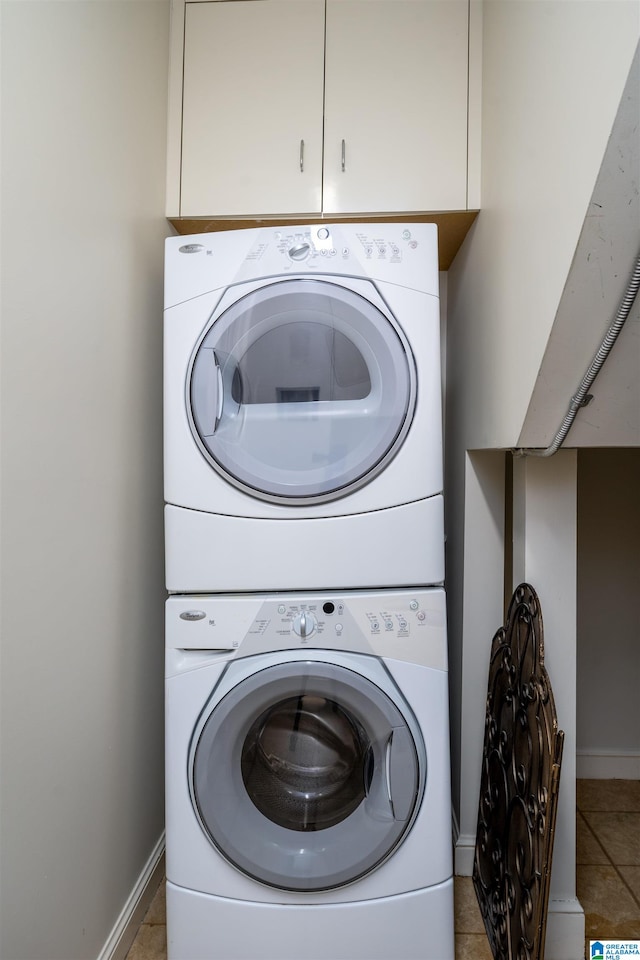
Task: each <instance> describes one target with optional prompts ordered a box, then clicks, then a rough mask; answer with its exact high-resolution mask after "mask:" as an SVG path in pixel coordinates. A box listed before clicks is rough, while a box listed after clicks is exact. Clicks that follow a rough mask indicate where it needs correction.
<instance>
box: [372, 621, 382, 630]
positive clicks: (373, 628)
mask: <svg viewBox="0 0 640 960" xmlns="http://www.w3.org/2000/svg"><path fill="white" fill-rule="evenodd" d="M371 629H372V630H373V632H374V633H377V632H378V631H379V629H380V624H379V623H378V621H377V620H373V621H372V623H371Z"/></svg>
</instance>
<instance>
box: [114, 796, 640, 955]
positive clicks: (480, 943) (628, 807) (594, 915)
mask: <svg viewBox="0 0 640 960" xmlns="http://www.w3.org/2000/svg"><path fill="white" fill-rule="evenodd" d="M577 795H578V812H577V890H578V898H579V900H580V902H581V903H582V905H583V907H584V910H585V923H586V937H587V940H589V939H590V938H591V939H594V938H596V937H598V938H600V939H603V938H606V939H635V938H638V937H640V780H578V785H577ZM165 924H166V917H165V909H164V884H161V885H160V887H159V889H158V891H157V893H156V896H155V899H154V900H153V903H152V904H151V906H150V907H149V910H148V911H147V914H146V916H145V918H144V921H143V923H142V924H141V926H140V929H139V931H138V934H137V936H136V939H135V941H134V943H133V945H132V947H131V950H130V951H129V953H128V956H127V960H166V957H167V940H166V925H165ZM455 926H456V958H455V960H492V957H491V951H490V950H489V944H488V942H487V938H486V936H485V933H484V928H483V925H482V919H481V917H480V911H479V909H478V905H477V903H476V898H475V893H474V890H473V886H472V883H471V878H470V877H456V878H455ZM185 960H187V958H185ZM188 960H191V958H188ZM390 960H391V958H390ZM576 960H579V958H577V957H576Z"/></svg>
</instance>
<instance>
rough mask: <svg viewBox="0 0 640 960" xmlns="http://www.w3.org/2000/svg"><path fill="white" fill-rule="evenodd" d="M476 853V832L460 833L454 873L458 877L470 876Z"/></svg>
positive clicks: (456, 848) (455, 852)
mask: <svg viewBox="0 0 640 960" xmlns="http://www.w3.org/2000/svg"><path fill="white" fill-rule="evenodd" d="M475 853H476V835H475V833H460V834H458V839H457V841H456V845H455V850H454V867H453V869H454V873H455V874H456V876H457V877H470V876H471V875H472V873H473V860H474V857H475Z"/></svg>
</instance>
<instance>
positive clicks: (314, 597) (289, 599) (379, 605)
mask: <svg viewBox="0 0 640 960" xmlns="http://www.w3.org/2000/svg"><path fill="white" fill-rule="evenodd" d="M166 613H167V629H166V634H167V647H168V648H173V649H176V650H185V651H195V650H200V651H219V652H220V655H221V656H222V657H224V658H225V659H226V658H229V659H231V658H233V659H235V658H237V657H247V656H252V655H254V654H258V653H267V652H272V651H277V650H292V649H304V648H305V647H306V648H309V649H327V650H346V651H349V652H353V653H369V654H371V655H373V656H377V657H389V658H392V659H397V660H405V661H408V662H410V663H418V664H422V665H424V666H431V667H435V668H437V669H442V670H446V669H447V636H446V610H445V593H444V590H443V589H442V588H440V587H433V588H430V589H421V590H414V591H410V590H407V591H398V592H396V591H393V592H392V591H379V592H377V591H376V592H374V591H358V592H349V593H347V592H344V593H342V592H329V593H327V594H307V593H304V594H288V595H282V594H252V595H248V596H216V597H212V596H198V595H194V596H172V597H170V598H169V599H168V600H167V609H166Z"/></svg>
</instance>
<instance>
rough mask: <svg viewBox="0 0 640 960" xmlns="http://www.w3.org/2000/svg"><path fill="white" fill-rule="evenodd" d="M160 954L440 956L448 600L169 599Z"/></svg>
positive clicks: (446, 925)
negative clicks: (164, 944) (164, 949)
mask: <svg viewBox="0 0 640 960" xmlns="http://www.w3.org/2000/svg"><path fill="white" fill-rule="evenodd" d="M166 708H167V723H166V738H167V741H166V742H167V751H166V770H167V780H166V783H167V788H166V790H167V792H166V806H167V935H168V956H169V960H187V958H197V960H258V958H260V960H299V958H300V957H301V956H308V957H313V960H389V958H391V957H393V958H394V960H453V956H454V946H453V880H452V850H451V819H450V816H451V814H450V784H449V731H448V722H447V717H448V710H447V659H446V627H445V598H444V592H443V590H442V589H439V588H433V589H428V590H415V591H401V592H397V593H392V592H379V593H371V592H369V593H366V592H354V593H350V594H345V593H323V594H318V593H314V594H283V595H280V596H272V595H267V594H264V595H253V596H246V597H239V596H218V597H202V596H197V595H196V596H190V597H189V596H179V597H178V596H175V597H171V598H169V600H168V601H167V660H166Z"/></svg>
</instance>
